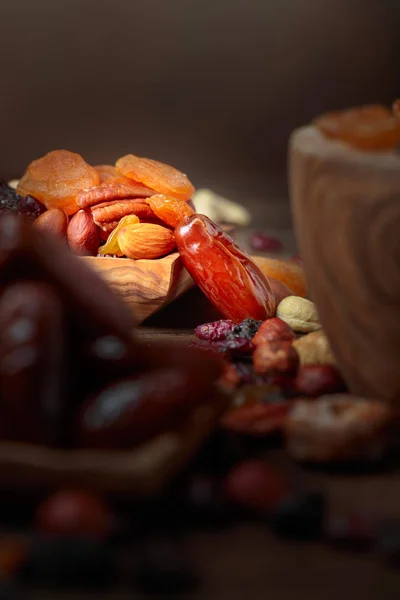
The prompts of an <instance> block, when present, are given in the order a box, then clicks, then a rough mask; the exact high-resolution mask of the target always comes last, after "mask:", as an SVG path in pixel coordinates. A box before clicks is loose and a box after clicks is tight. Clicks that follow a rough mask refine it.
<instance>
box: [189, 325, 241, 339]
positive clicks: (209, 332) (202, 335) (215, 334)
mask: <svg viewBox="0 0 400 600" xmlns="http://www.w3.org/2000/svg"><path fill="white" fill-rule="evenodd" d="M233 328H234V323H233V321H230V320H229V319H221V320H220V321H213V322H212V323H204V324H203V325H199V326H198V327H196V329H195V331H194V333H195V336H196V337H197V338H199V340H206V341H209V342H219V341H221V340H225V339H226V336H227V335H228V333H230V332H231V331H232V330H233Z"/></svg>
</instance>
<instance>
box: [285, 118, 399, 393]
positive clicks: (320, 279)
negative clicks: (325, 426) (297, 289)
mask: <svg viewBox="0 0 400 600" xmlns="http://www.w3.org/2000/svg"><path fill="white" fill-rule="evenodd" d="M289 154H290V156H289V171H290V172H289V176H290V193H291V203H292V209H293V216H294V223H295V229H296V233H297V238H298V243H299V248H300V253H301V256H302V259H303V261H304V266H305V272H306V277H307V279H308V284H309V288H310V295H311V297H312V298H313V300H314V301H315V302H316V304H317V307H318V310H319V313H320V318H321V322H322V325H323V327H324V329H325V330H326V333H327V335H328V338H329V340H330V343H331V345H332V350H333V352H334V354H335V356H336V358H337V361H338V364H339V367H340V369H341V371H342V373H343V375H344V377H345V378H346V381H347V382H348V384H349V387H350V389H351V391H352V392H353V393H355V394H361V395H364V396H369V397H376V398H382V399H385V400H390V401H395V400H398V401H399V400H400V363H399V358H400V153H398V152H394V151H391V152H380V153H363V152H360V151H357V150H355V149H352V148H350V147H348V146H346V145H344V144H342V143H339V142H335V141H332V140H328V139H326V138H325V137H324V136H322V135H321V134H320V133H319V132H318V131H317V129H316V128H315V127H313V126H308V127H304V128H301V129H299V130H297V131H295V132H294V133H293V134H292V136H291V140H290V149H289Z"/></svg>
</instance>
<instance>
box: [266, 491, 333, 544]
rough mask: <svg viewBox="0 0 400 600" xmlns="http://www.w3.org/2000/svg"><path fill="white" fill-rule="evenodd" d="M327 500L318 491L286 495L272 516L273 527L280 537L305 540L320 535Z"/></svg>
mask: <svg viewBox="0 0 400 600" xmlns="http://www.w3.org/2000/svg"><path fill="white" fill-rule="evenodd" d="M325 509H326V502H325V498H324V496H323V495H322V494H320V493H318V492H308V493H297V494H293V495H291V496H288V497H286V498H285V499H284V500H283V501H282V502H281V503H280V504H279V505H278V506H277V507H276V509H275V511H274V512H273V514H272V517H271V527H272V530H273V531H274V533H275V534H276V535H278V536H280V537H284V538H290V539H297V540H304V539H313V538H316V537H318V536H319V535H320V533H321V530H322V526H323V521H324V516H325Z"/></svg>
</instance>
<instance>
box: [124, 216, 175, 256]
mask: <svg viewBox="0 0 400 600" xmlns="http://www.w3.org/2000/svg"><path fill="white" fill-rule="evenodd" d="M118 244H119V247H120V248H121V250H122V252H123V253H124V254H125V255H126V256H127V257H128V258H133V259H139V258H159V257H160V256H165V254H169V252H171V251H172V250H173V249H174V248H175V237H174V234H173V232H172V231H171V230H170V229H167V228H166V227H161V225H154V224H152V223H137V224H133V225H127V226H126V227H123V228H122V229H121V230H120V232H119V233H118Z"/></svg>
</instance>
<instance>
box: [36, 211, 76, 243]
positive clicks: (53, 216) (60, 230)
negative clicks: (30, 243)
mask: <svg viewBox="0 0 400 600" xmlns="http://www.w3.org/2000/svg"><path fill="white" fill-rule="evenodd" d="M33 226H34V227H35V228H36V229H40V230H41V231H47V232H48V233H51V234H52V235H55V236H57V237H60V238H65V234H66V233H67V228H68V217H67V215H66V213H65V212H64V211H63V210H62V209H61V208H50V210H46V211H45V212H44V213H43V214H41V215H40V216H39V217H38V218H37V219H36V220H35V221H34V223H33Z"/></svg>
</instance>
